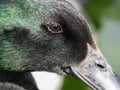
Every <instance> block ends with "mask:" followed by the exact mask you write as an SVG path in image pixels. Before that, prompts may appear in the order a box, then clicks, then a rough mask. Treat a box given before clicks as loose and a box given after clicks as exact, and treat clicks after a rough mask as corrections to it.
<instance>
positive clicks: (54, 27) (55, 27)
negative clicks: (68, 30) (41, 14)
mask: <svg viewBox="0 0 120 90" xmlns="http://www.w3.org/2000/svg"><path fill="white" fill-rule="evenodd" d="M47 28H48V31H50V32H51V33H62V32H63V30H62V27H61V25H60V24H59V23H50V24H47Z"/></svg>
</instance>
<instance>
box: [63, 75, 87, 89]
mask: <svg viewBox="0 0 120 90" xmlns="http://www.w3.org/2000/svg"><path fill="white" fill-rule="evenodd" d="M62 90H88V87H87V85H86V84H84V83H83V82H82V81H80V80H78V79H76V78H74V77H73V76H70V75H68V76H66V77H65V82H64V85H63V88H62Z"/></svg>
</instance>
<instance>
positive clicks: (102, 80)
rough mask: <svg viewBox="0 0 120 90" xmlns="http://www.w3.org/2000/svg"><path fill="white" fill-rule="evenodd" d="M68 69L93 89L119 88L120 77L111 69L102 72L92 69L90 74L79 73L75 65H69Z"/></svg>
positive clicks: (111, 89) (117, 89) (118, 89)
mask: <svg viewBox="0 0 120 90" xmlns="http://www.w3.org/2000/svg"><path fill="white" fill-rule="evenodd" d="M70 71H71V74H72V75H73V76H75V77H77V78H78V79H80V80H82V81H83V82H85V83H86V84H87V85H88V86H89V87H91V88H92V89H93V90H120V78H119V77H118V76H117V74H115V73H113V72H112V70H111V71H107V72H103V73H100V72H98V71H94V72H92V73H93V74H92V73H91V75H90V76H85V75H83V74H81V73H80V72H79V71H78V70H77V69H76V68H75V67H71V68H70Z"/></svg>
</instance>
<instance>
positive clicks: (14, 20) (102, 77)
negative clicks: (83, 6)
mask: <svg viewBox="0 0 120 90" xmlns="http://www.w3.org/2000/svg"><path fill="white" fill-rule="evenodd" d="M32 71H47V72H54V73H57V74H60V75H67V74H70V75H72V76H74V77H76V78H78V79H80V80H82V81H83V82H84V83H86V84H87V85H88V86H89V87H90V88H92V89H93V90H119V89H120V78H119V76H118V75H117V74H116V73H115V72H114V71H113V70H112V67H111V66H110V65H109V64H108V62H107V61H106V59H105V57H104V56H103V55H102V53H101V52H100V50H99V47H98V46H97V44H96V42H95V39H94V38H93V36H92V32H91V29H90V26H89V24H88V22H87V20H86V19H85V17H84V16H83V15H82V14H81V13H80V12H78V10H76V9H75V8H74V6H72V4H70V3H69V2H68V1H66V0H0V90H38V89H37V87H36V86H35V85H33V84H32V82H30V81H29V80H28V79H26V77H25V76H26V73H29V72H32Z"/></svg>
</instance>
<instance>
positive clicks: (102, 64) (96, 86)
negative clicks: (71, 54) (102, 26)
mask: <svg viewBox="0 0 120 90" xmlns="http://www.w3.org/2000/svg"><path fill="white" fill-rule="evenodd" d="M68 68H69V69H68V70H67V71H68V73H69V74H72V75H73V76H75V77H77V78H78V79H80V80H82V81H83V82H84V83H86V84H87V85H88V86H89V87H91V88H92V89H93V90H120V77H119V76H118V75H117V74H116V73H114V71H113V70H112V68H111V66H110V65H109V64H108V62H107V61H106V59H105V58H104V56H103V55H102V53H101V52H100V50H99V49H94V48H92V47H91V46H90V45H88V54H87V55H86V58H85V59H84V60H83V61H81V62H80V63H78V64H77V65H73V66H70V67H68Z"/></svg>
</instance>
